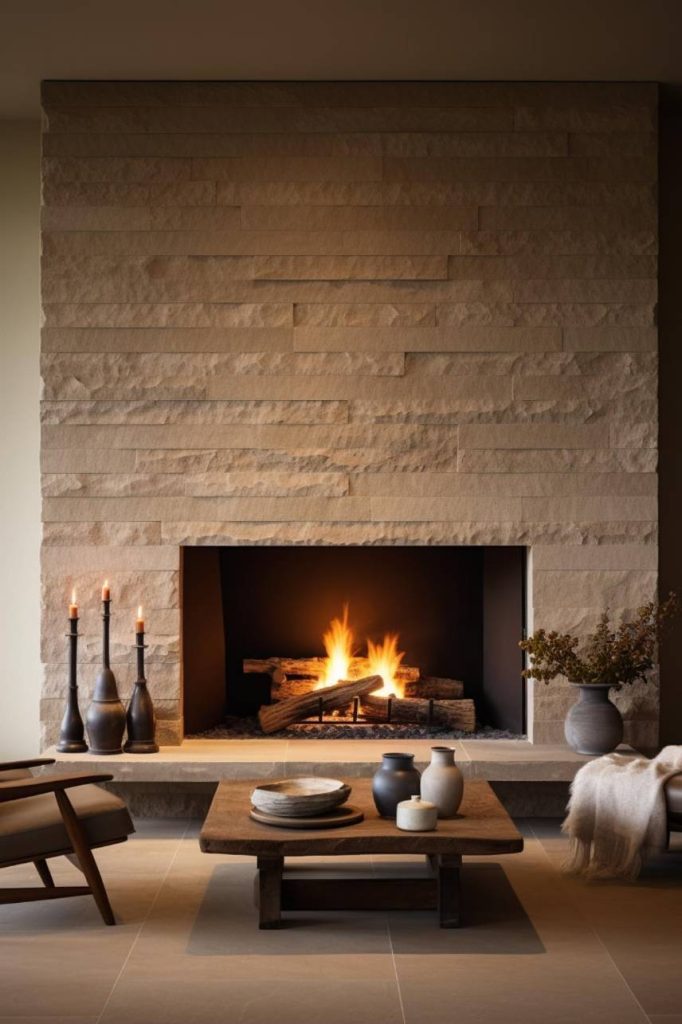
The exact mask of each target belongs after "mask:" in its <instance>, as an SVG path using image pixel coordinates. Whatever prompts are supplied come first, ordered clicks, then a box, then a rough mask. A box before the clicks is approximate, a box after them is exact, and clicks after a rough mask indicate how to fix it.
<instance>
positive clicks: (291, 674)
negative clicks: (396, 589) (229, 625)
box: [242, 658, 420, 683]
mask: <svg viewBox="0 0 682 1024" xmlns="http://www.w3.org/2000/svg"><path fill="white" fill-rule="evenodd" d="M325 663H326V659H325V658H244V661H243V663H242V667H243V670H244V672H245V673H246V674H249V673H251V672H260V673H263V672H268V673H270V675H272V673H273V672H275V671H276V670H277V669H279V670H281V671H282V672H283V673H284V674H285V675H286V677H287V678H288V679H292V678H297V677H299V678H302V679H319V678H320V676H321V675H323V674H324V668H325ZM350 671H351V674H352V675H354V676H358V678H361V677H364V676H367V675H369V662H368V660H367V658H352V659H351V663H350ZM419 675H420V672H419V669H418V668H415V667H414V666H412V665H400V666H399V668H398V671H397V672H396V679H398V680H399V682H401V683H408V682H411V681H415V680H417V679H419Z"/></svg>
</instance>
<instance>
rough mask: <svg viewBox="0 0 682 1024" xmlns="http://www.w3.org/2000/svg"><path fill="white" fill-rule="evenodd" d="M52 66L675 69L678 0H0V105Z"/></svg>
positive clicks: (322, 72)
mask: <svg viewBox="0 0 682 1024" xmlns="http://www.w3.org/2000/svg"><path fill="white" fill-rule="evenodd" d="M44 78H61V79H88V78H92V79H116V78H118V79H164V78H173V79H183V78H184V79H483V80H485V79H498V80H500V79H501V80H504V79H510V80H513V79H521V80H523V79H527V80H533V79H546V80H547V79H554V80H600V79H601V80H639V81H661V82H670V83H676V84H679V83H682V0H466V2H465V0H116V2H111V0H0V117H37V116H38V113H39V83H40V81H41V79H44Z"/></svg>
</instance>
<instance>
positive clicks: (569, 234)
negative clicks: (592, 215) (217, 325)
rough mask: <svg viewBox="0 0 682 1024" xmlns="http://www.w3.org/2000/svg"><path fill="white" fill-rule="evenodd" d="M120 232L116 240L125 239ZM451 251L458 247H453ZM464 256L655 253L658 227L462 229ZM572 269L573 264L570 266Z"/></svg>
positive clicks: (566, 255)
mask: <svg viewBox="0 0 682 1024" xmlns="http://www.w3.org/2000/svg"><path fill="white" fill-rule="evenodd" d="M123 237H124V236H123V235H122V234H119V235H117V240H118V239H119V238H120V239H123ZM450 251H451V252H455V251H456V250H454V249H451V250H450ZM459 252H460V253H461V254H462V255H463V256H517V257H524V258H531V257H533V256H544V255H547V256H565V257H568V256H582V255H592V254H598V255H600V256H601V255H604V254H605V255H620V254H625V255H629V254H632V253H634V254H637V255H655V254H656V253H657V252H658V235H657V232H656V230H655V229H654V230H646V231H634V232H633V231H622V232H619V233H614V232H609V231H581V230H578V231H570V230H568V231H463V232H461V246H460V249H459ZM569 272H570V268H569Z"/></svg>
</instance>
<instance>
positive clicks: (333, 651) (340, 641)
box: [316, 604, 355, 689]
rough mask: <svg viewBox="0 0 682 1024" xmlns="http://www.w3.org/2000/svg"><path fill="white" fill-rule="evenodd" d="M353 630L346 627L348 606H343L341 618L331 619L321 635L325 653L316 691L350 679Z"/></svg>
mask: <svg viewBox="0 0 682 1024" xmlns="http://www.w3.org/2000/svg"><path fill="white" fill-rule="evenodd" d="M354 639H355V637H354V636H353V630H352V629H351V628H350V626H349V625H348V605H347V604H346V605H344V606H343V618H342V619H332V621H331V622H330V623H329V629H328V630H327V631H326V633H323V634H322V643H323V644H324V649H325V651H326V652H327V657H326V659H325V666H324V674H323V675H321V676H320V679H319V681H318V684H317V687H316V688H317V689H319V687H321V686H334V684H335V683H338V682H339V680H341V679H349V678H350V665H351V660H352V658H353V641H354Z"/></svg>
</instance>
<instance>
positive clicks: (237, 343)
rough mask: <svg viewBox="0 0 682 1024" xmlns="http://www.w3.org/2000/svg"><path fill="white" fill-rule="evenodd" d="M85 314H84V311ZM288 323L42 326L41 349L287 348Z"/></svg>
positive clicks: (290, 346)
mask: <svg viewBox="0 0 682 1024" xmlns="http://www.w3.org/2000/svg"><path fill="white" fill-rule="evenodd" d="M86 315H87V314H86ZM293 339H294V335H293V331H292V329H291V328H288V327H225V328H221V327H188V328H182V327H179V328H176V327H158V328H155V327H133V328H125V327H122V328H115V327H114V328H112V327H74V328H68V327H63V328H60V327H45V328H43V331H42V350H43V352H162V353H174V352H289V351H291V350H292V349H293V345H294V341H293Z"/></svg>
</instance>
